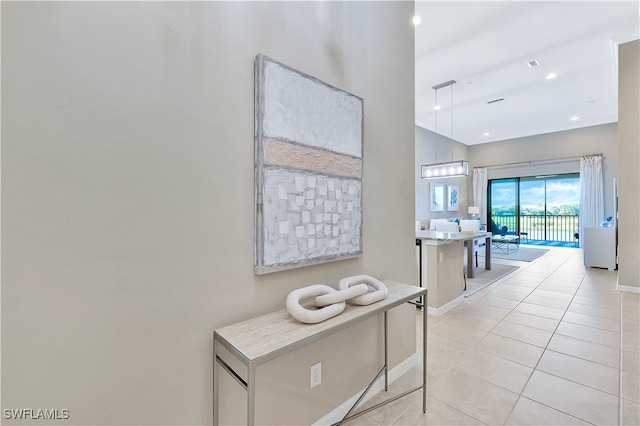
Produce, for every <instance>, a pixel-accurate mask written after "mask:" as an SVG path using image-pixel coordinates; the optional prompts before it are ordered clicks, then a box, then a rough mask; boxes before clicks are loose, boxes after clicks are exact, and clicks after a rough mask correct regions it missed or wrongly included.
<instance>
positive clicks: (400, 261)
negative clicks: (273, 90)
mask: <svg viewBox="0 0 640 426" xmlns="http://www.w3.org/2000/svg"><path fill="white" fill-rule="evenodd" d="M412 14H413V3H410V2H344V3H342V2H320V1H319V2H300V3H293V2H286V3H285V2H283V3H276V2H256V3H253V2H189V3H186V2H158V3H155V2H39V3H35V2H2V206H3V210H2V397H3V398H2V408H3V409H4V408H24V407H33V408H60V409H62V408H67V409H69V410H70V414H71V418H70V419H69V420H68V421H66V422H64V423H67V424H209V423H211V421H212V333H213V330H214V329H216V328H218V327H221V326H224V325H227V324H230V323H233V322H236V321H239V320H242V319H246V318H250V317H253V316H256V315H259V314H262V313H266V312H271V311H274V310H277V309H282V308H284V300H285V297H286V295H287V293H288V292H289V291H291V290H293V289H295V288H298V287H301V286H304V285H309V284H315V283H318V282H323V283H327V284H330V285H334V286H335V285H336V283H337V281H338V279H339V278H341V277H344V276H349V275H355V274H360V273H368V274H371V275H374V276H377V277H380V278H385V279H395V280H397V281H403V282H407V283H410V284H417V266H416V264H415V258H414V240H413V237H414V231H413V216H414V203H413V200H414V193H415V191H414V178H413V176H412V174H411V169H412V167H411V166H412V165H414V163H415V162H414V144H413V140H414V124H413V120H414V60H413V57H414V40H413V27H412V26H411V25H410V18H411V16H412ZM257 53H264V54H266V55H268V56H271V57H273V58H275V59H277V60H279V61H282V62H284V63H286V64H288V65H290V66H292V67H295V68H297V69H299V70H301V71H303V72H306V73H309V74H311V75H313V76H316V77H318V78H319V79H321V80H324V81H326V82H327V83H330V84H332V85H335V86H337V87H340V88H342V89H344V90H346V91H348V92H351V93H353V94H355V95H358V96H360V97H362V98H364V102H365V103H364V105H365V107H364V108H365V109H364V110H365V129H364V135H365V139H364V181H363V186H364V228H363V242H364V255H363V256H362V257H360V258H357V259H353V260H346V261H340V262H333V263H330V264H325V265H319V266H313V267H307V268H302V269H299V270H294V271H288V272H282V273H275V274H269V275H265V276H259V277H258V276H255V275H254V274H253V244H254V235H253V216H254V213H253V210H254V174H253V171H254V168H253V153H254V144H253V132H254V126H253V124H254V123H253V119H254V109H253V102H254V92H253V90H254V74H253V61H254V57H255V55H256V54H257ZM399 141H404V142H399ZM408 309H412V308H411V307H408ZM400 317H402V318H405V320H404V321H402V322H397V321H396V323H395V324H394V331H396V332H399V333H400V336H398V339H397V342H398V343H397V344H395V345H394V347H393V348H392V350H393V355H392V356H393V358H394V360H395V361H394V363H397V362H398V361H399V360H402V359H405V358H406V357H407V356H409V355H410V354H411V353H413V352H414V351H415V322H414V320H413V319H412V317H411V316H409V321H406V316H400ZM343 338H344V337H343ZM346 338H347V340H348V341H349V342H351V343H352V345H351V347H349V348H343V347H341V348H340V349H339V350H336V348H334V347H326V348H322V350H321V351H319V352H316V353H315V355H316V356H317V357H318V358H320V359H321V360H323V362H324V361H326V362H328V363H329V364H330V365H331V363H334V364H335V363H336V362H338V361H339V360H340V359H341V358H344V357H347V356H351V357H353V358H354V359H365V360H368V359H370V357H376V356H377V353H375V352H376V351H372V350H371V349H370V348H365V347H360V342H361V341H362V339H360V336H358V335H357V334H356V333H351V334H348V333H347V335H346ZM300 356H302V355H300ZM298 361H300V359H298ZM306 361H308V360H307V359H304V362H306ZM309 365H310V364H309ZM323 369H324V368H323ZM329 369H331V367H329ZM327 374H330V372H328V373H327ZM303 376H304V377H300V376H295V377H293V376H292V377H289V378H288V380H290V381H292V382H295V383H297V384H299V383H302V382H303V381H307V380H308V374H304V375H303ZM340 385H341V386H342V387H344V389H342V390H341V391H342V392H344V393H349V392H355V389H356V388H359V387H360V386H362V383H358V384H354V383H350V382H349V381H345V382H344V383H341V384H340ZM322 388H323V387H322V386H319V387H318V388H316V389H318V390H319V392H318V393H317V396H318V397H319V398H318V400H316V401H314V404H315V407H316V408H317V404H323V405H322V410H321V411H324V412H326V411H328V410H330V409H332V408H333V407H332V404H333V403H334V402H335V401H334V400H332V399H331V398H327V395H332V393H333V392H332V391H333V390H334V389H331V388H324V389H322ZM275 397H277V395H276V396H275ZM319 401H322V402H319ZM306 408H308V407H305V406H304V405H302V406H297V407H295V408H294V407H292V410H293V411H292V412H295V416H297V417H295V416H294V415H290V414H289V413H287V412H286V411H285V412H283V411H281V412H279V413H277V414H278V415H279V416H280V417H276V419H277V420H274V421H277V422H281V424H284V423H287V422H301V421H302V422H311V421H313V420H314V419H312V418H310V417H309V414H307V417H300V416H304V415H305V413H306ZM271 414H273V413H271ZM301 419H302V420H301ZM6 423H7V424H9V423H10V422H6Z"/></svg>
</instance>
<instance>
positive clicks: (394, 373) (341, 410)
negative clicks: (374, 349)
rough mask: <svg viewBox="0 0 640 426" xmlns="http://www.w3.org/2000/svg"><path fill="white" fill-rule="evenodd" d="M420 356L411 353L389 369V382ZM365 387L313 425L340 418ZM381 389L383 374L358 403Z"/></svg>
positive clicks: (408, 367)
mask: <svg viewBox="0 0 640 426" xmlns="http://www.w3.org/2000/svg"><path fill="white" fill-rule="evenodd" d="M420 356H421V355H419V354H418V353H415V354H413V355H411V356H410V357H409V358H407V359H405V360H404V361H402V362H401V363H400V364H398V365H396V366H395V367H394V368H392V369H391V370H389V372H388V373H387V378H388V379H389V383H393V382H394V381H396V380H397V379H398V378H400V377H401V376H402V375H403V374H404V373H406V372H407V371H409V370H411V369H412V368H413V367H415V366H416V365H418V361H419V357H420ZM365 389H366V388H363V389H362V390H361V391H360V392H358V393H357V394H355V395H354V396H352V397H351V398H349V399H348V400H346V401H345V402H343V403H342V404H340V405H339V406H338V407H337V408H336V409H334V410H333V411H331V412H330V413H329V414H327V415H325V416H323V417H322V418H320V419H319V420H317V421H316V422H314V423H313V426H321V425H332V424H334V423H337V422H339V421H340V420H342V418H343V417H344V415H345V414H347V411H349V409H350V408H351V406H353V404H355V402H356V401H357V400H358V398H359V397H360V395H362V392H363V391H364V390H365ZM382 390H384V376H381V377H380V378H379V379H378V380H377V381H376V383H375V384H374V385H373V386H372V387H371V390H369V393H368V394H367V395H365V397H364V399H363V400H362V402H361V403H360V405H362V404H364V403H365V402H367V401H368V400H370V399H371V398H373V397H374V396H376V394H378V393H379V392H381V391H382Z"/></svg>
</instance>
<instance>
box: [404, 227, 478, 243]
mask: <svg viewBox="0 0 640 426" xmlns="http://www.w3.org/2000/svg"><path fill="white" fill-rule="evenodd" d="M487 236H491V232H487V231H480V232H438V231H434V230H428V231H416V238H418V239H421V240H429V241H443V242H455V241H464V240H472V239H474V238H486V237H487Z"/></svg>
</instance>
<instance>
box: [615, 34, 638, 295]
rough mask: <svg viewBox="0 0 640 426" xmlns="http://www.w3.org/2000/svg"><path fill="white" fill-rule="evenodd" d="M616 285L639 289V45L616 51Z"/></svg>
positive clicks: (632, 43)
mask: <svg viewBox="0 0 640 426" xmlns="http://www.w3.org/2000/svg"><path fill="white" fill-rule="evenodd" d="M618 58H619V66H618V73H619V74H618V85H619V89H618V92H619V94H620V95H619V97H618V123H619V124H618V129H619V132H618V149H619V155H620V166H619V167H620V178H619V179H620V180H619V187H618V200H619V218H620V219H619V222H618V256H619V257H618V284H619V285H623V286H628V287H632V288H633V289H635V290H636V291H637V290H638V287H640V266H638V265H640V213H639V212H640V172H639V169H640V123H639V120H638V117H640V41H638V40H636V41H634V42H630V43H625V44H621V45H620V46H619V50H618Z"/></svg>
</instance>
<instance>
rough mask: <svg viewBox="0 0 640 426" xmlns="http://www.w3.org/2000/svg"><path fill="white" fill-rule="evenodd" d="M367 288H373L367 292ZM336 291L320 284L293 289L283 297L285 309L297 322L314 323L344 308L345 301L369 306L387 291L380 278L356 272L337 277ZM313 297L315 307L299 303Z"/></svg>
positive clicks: (384, 296) (386, 293) (381, 297)
mask: <svg viewBox="0 0 640 426" xmlns="http://www.w3.org/2000/svg"><path fill="white" fill-rule="evenodd" d="M369 287H372V288H373V291H371V292H369ZM338 288H339V290H336V289H334V288H332V287H329V286H327V285H324V284H315V285H311V286H308V287H303V288H299V289H297V290H293V291H292V292H291V293H289V295H288V296H287V309H288V310H289V313H290V314H291V316H293V317H294V318H295V319H297V320H298V321H300V322H304V323H307V324H315V323H319V322H322V321H325V320H328V319H329V318H331V317H335V316H336V315H338V314H340V313H341V312H342V311H344V309H345V307H346V306H347V305H346V302H347V301H349V302H350V303H353V304H354V305H371V304H372V303H376V302H379V301H380V300H383V299H385V298H386V297H387V295H388V294H389V291H388V290H387V286H385V285H384V284H383V283H382V282H381V281H380V280H378V279H376V278H374V277H371V276H369V275H356V276H353V277H347V278H343V279H341V280H340V282H339V283H338ZM311 297H315V306H316V307H317V308H318V309H307V308H305V307H304V306H302V305H301V304H300V301H301V300H304V299H309V298H311Z"/></svg>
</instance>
